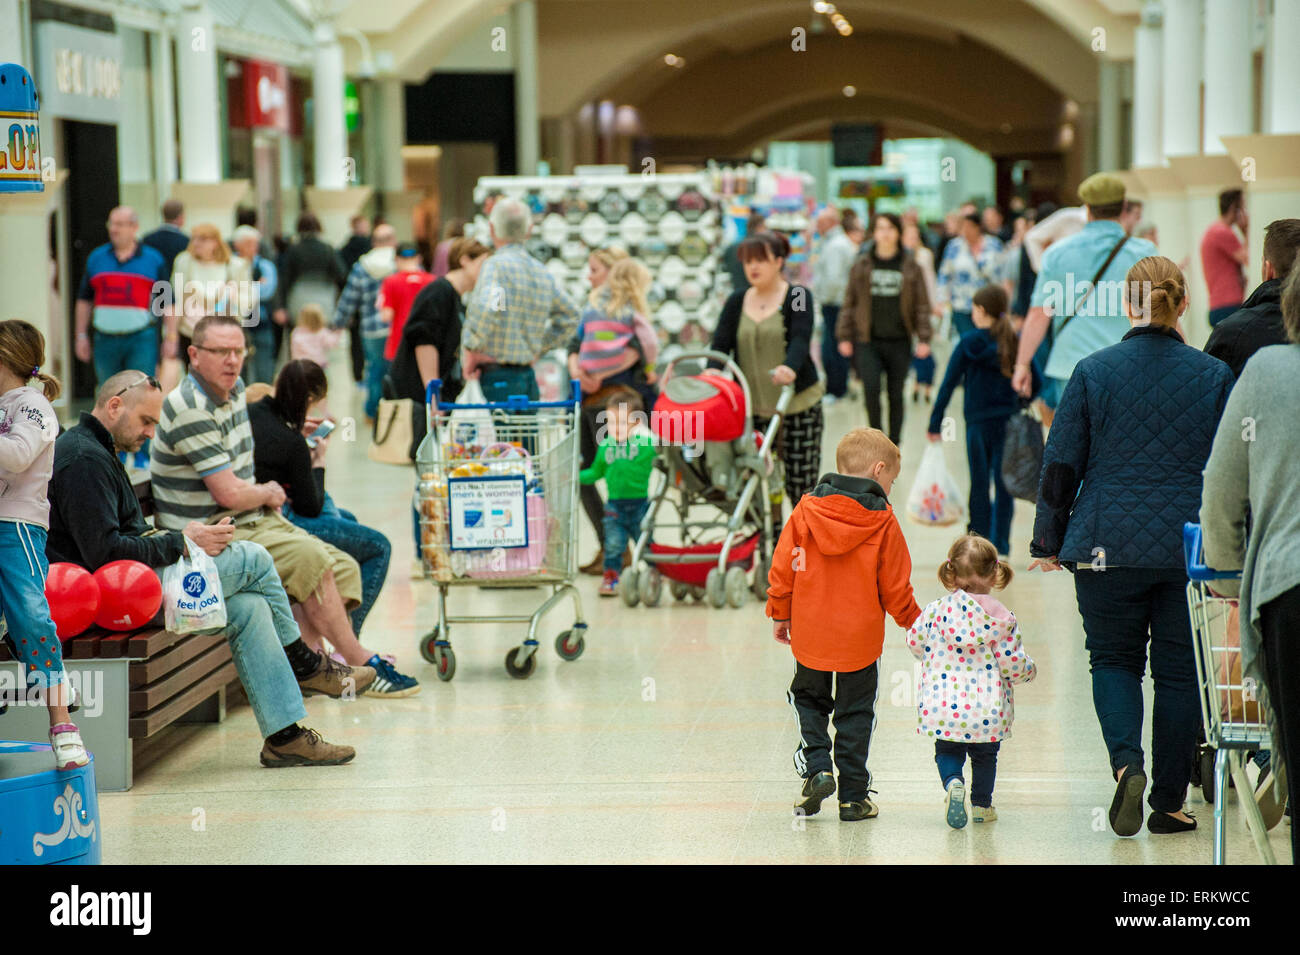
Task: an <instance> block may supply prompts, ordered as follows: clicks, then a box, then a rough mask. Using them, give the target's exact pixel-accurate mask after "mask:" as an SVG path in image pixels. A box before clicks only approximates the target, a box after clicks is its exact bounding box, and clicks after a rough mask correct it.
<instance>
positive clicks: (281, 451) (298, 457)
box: [248, 359, 415, 695]
mask: <svg viewBox="0 0 1300 955" xmlns="http://www.w3.org/2000/svg"><path fill="white" fill-rule="evenodd" d="M328 391H329V383H328V382H327V381H326V378H325V372H324V370H323V369H322V368H321V367H320V366H319V365H317V364H316V363H315V362H312V361H306V360H302V359H300V360H297V361H291V362H288V363H286V364H285V366H284V367H283V368H282V369H280V374H279V375H278V376H277V377H276V379H275V392H274V393H273V394H270V395H268V396H267V397H265V398H263V399H262V400H261V401H256V402H253V403H252V404H250V405H249V406H248V421H249V424H250V425H251V426H252V429H253V465H254V468H255V471H256V474H257V475H258V477H257V480H258V481H259V482H263V481H278V482H279V483H280V485H281V486H282V487H283V488H284V492H285V494H286V495H287V496H288V497H289V502H288V503H286V504H285V506H284V516H285V517H286V518H288V519H289V520H290V521H291V522H293V523H294V524H296V525H297V526H299V527H301V528H302V529H303V530H305V531H307V532H308V533H310V534H314V535H315V536H316V537H319V538H320V539H321V540H323V541H324V542H325V543H327V544H331V545H333V546H334V547H337V548H338V549H339V550H341V551H343V552H344V553H345V554H347V555H349V556H350V557H352V558H353V559H354V560H356V562H357V563H358V564H359V565H360V567H361V603H360V605H359V606H358V607H357V608H356V609H355V610H353V611H352V613H351V615H350V616H351V620H352V630H353V632H354V633H355V634H356V635H357V638H358V639H360V638H361V626H362V624H364V623H365V620H366V615H367V614H369V613H370V609H371V607H373V606H374V604H375V599H376V598H377V597H378V596H379V591H380V590H381V589H383V586H384V581H385V579H386V578H387V577H388V562H389V558H390V557H391V555H392V550H393V547H392V544H390V543H389V541H388V538H387V537H385V536H384V535H383V534H382V533H380V532H379V531H377V530H375V529H374V528H371V527H367V526H365V525H364V524H361V523H360V522H358V521H357V518H356V515H354V514H353V513H352V512H351V511H345V510H341V509H340V508H339V507H337V506H336V505H335V503H334V501H333V499H332V498H331V497H330V496H329V494H328V493H326V491H325V449H326V447H327V446H328V444H329V438H328V437H313V436H310V435H311V433H312V432H313V431H315V430H316V428H318V427H319V426H320V424H321V422H320V420H319V419H317V418H313V417H311V416H310V411H311V408H312V406H313V405H316V404H319V403H320V402H322V401H324V400H325V397H326V395H327V393H328ZM393 674H395V675H397V676H399V677H401V674H397V672H396V671H395V670H394V671H393ZM380 676H381V677H385V678H387V679H388V680H389V682H390V683H394V682H397V681H394V680H393V679H392V677H391V676H390V675H389V674H387V673H380ZM401 679H403V680H409V679H410V678H409V677H401ZM414 685H415V684H414V683H413V682H412V686H414ZM389 695H391V694H389Z"/></svg>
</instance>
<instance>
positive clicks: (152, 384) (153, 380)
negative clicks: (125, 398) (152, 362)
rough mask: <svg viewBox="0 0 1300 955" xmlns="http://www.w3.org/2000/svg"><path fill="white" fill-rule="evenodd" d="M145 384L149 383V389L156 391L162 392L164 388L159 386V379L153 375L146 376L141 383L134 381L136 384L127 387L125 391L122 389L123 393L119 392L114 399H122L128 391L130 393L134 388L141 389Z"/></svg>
mask: <svg viewBox="0 0 1300 955" xmlns="http://www.w3.org/2000/svg"><path fill="white" fill-rule="evenodd" d="M145 382H148V383H149V387H150V388H152V389H153V390H155V391H158V390H161V388H162V385H160V384H158V379H157V378H155V377H154V376H153V375H145V376H144V377H143V378H141V379H140V380H139V381H134V382H132V383H131V384H129V385H127V386H126V387H125V388H123V389H122V390H121V391H119V392H118V393H117V394H115V395H113V397H114V398H118V397H121V396H122V395H124V394H126V393H127V392H128V391H130V390H131V389H132V388H139V387H140V386H141V385H143V384H144V383H145Z"/></svg>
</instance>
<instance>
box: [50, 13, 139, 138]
mask: <svg viewBox="0 0 1300 955" xmlns="http://www.w3.org/2000/svg"><path fill="white" fill-rule="evenodd" d="M36 62H37V65H38V67H39V69H38V75H39V76H40V87H41V94H42V97H43V99H44V103H43V104H42V105H43V107H44V109H45V112H46V113H48V114H49V115H51V116H58V117H61V118H63V119H77V120H83V121H85V122H89V123H116V122H117V121H118V120H119V118H120V116H121V110H122V41H121V38H119V37H118V35H117V34H116V33H103V32H101V31H99V30H87V29H84V28H82V27H74V26H69V25H68V24H66V23H54V22H51V21H41V22H40V23H37V24H36Z"/></svg>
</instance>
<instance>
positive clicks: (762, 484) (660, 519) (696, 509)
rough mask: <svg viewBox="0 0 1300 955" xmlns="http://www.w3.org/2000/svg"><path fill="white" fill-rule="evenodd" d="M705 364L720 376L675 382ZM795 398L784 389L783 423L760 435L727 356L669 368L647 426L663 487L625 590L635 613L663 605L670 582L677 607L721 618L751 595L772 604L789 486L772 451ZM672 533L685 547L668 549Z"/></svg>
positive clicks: (690, 355) (702, 355)
mask: <svg viewBox="0 0 1300 955" xmlns="http://www.w3.org/2000/svg"><path fill="white" fill-rule="evenodd" d="M698 361H703V362H706V363H713V364H716V365H721V366H722V367H721V369H719V370H710V369H706V370H705V371H703V372H701V373H700V374H697V375H678V376H676V377H674V375H673V372H674V370H675V368H676V367H677V366H678V365H680V364H681V363H683V362H698ZM793 394H794V388H793V387H792V386H789V385H787V386H786V387H785V388H784V389H782V392H781V397H780V399H779V401H778V402H777V410H776V413H775V414H774V415H773V416H772V418H771V420H770V421H769V422H768V424H767V427H766V429H765V430H764V431H762V432H756V431H754V423H753V414H752V402H751V400H750V393H749V383H748V382H747V381H745V376H744V375H743V374H741V371H740V368H739V367H738V366H737V365H736V363H735V362H734V361H732V360H731V359H730V358H729V357H728V356H726V355H724V354H722V353H721V352H715V351H707V350H701V351H689V352H683V353H681V354H679V355H677V356H675V357H674V358H673V359H672V360H671V361H669V363H668V365H667V367H666V368H665V369H664V373H663V379H662V384H661V393H660V396H659V399H658V401H656V402H655V407H654V411H653V413H652V414H651V416H650V429H651V432H652V433H653V434H654V436H655V441H656V444H657V445H658V460H657V462H656V467H657V469H658V470H659V472H660V473H661V474H662V475H663V480H662V482H661V483H660V485H659V488H658V490H657V492H655V493H654V495H653V496H652V498H651V501H650V507H649V509H648V510H647V511H646V516H645V520H644V521H642V524H641V534H640V536H639V537H638V538H637V540H636V543H635V544H634V545H633V547H632V563H631V565H630V566H629V567H628V568H627V570H626V571H624V573H623V576H622V578H621V579H620V580H619V592H620V594H621V595H622V597H623V602H624V603H626V604H627V605H628V606H629V607H635V606H636V605H637V603H644V604H645V605H646V606H650V607H653V606H654V605H655V604H657V603H658V602H659V600H660V597H661V596H662V594H663V583H664V580H665V578H666V579H667V580H668V582H669V591H670V592H671V593H672V595H673V597H674V598H675V599H677V600H685V599H686V598H687V597H688V596H691V597H693V598H694V599H695V600H697V601H698V600H703V599H704V598H705V597H707V598H708V600H709V602H710V603H711V604H713V606H715V607H719V608H720V607H722V606H724V605H725V604H728V603H730V604H731V606H733V607H742V606H744V604H745V602H746V600H747V599H748V593H749V592H750V591H752V592H753V593H754V595H755V596H756V597H758V598H759V599H760V600H762V599H765V598H766V596H767V571H768V568H769V567H770V566H771V560H772V551H773V549H774V547H775V546H776V540H775V538H774V536H773V529H772V503H773V501H774V498H773V494H774V493H775V494H776V495H777V498H775V500H778V501H779V495H780V493H781V491H780V489H781V487H782V485H783V481H782V478H781V468H780V462H778V461H777V460H776V458H775V457H773V455H772V443H773V441H774V440H775V438H776V434H777V431H778V429H779V428H780V426H781V418H782V416H783V415H784V413H785V409H786V407H787V406H788V405H789V402H790V399H791V397H792V396H793ZM665 505H667V507H668V508H669V509H670V510H667V511H665ZM665 514H673V515H674V516H675V518H676V519H675V520H671V519H668V518H666V517H665V516H663V515H665ZM673 530H675V531H676V532H677V533H676V535H675V536H676V537H678V538H679V542H678V543H675V544H670V543H666V542H665V541H664V536H665V534H664V532H665V531H673ZM655 538H657V539H655ZM751 570H752V571H753V579H752V581H751V580H750V579H749V572H750V571H751Z"/></svg>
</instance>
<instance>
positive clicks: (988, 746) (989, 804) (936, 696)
mask: <svg viewBox="0 0 1300 955" xmlns="http://www.w3.org/2000/svg"><path fill="white" fill-rule="evenodd" d="M1011 577H1012V571H1011V568H1010V567H1008V566H1007V564H1006V562H1005V561H1001V560H998V555H997V551H996V550H995V549H994V547H993V545H992V544H991V543H990V542H989V541H987V540H985V539H984V538H983V537H980V536H978V535H975V534H967V535H965V536H963V537H960V538H958V539H957V541H956V543H954V544H953V545H952V549H951V550H949V551H948V559H947V560H946V561H944V562H943V566H941V567H940V568H939V580H940V582H941V583H942V584H943V585H944V587H946V588H947V589H948V591H949V593H948V595H947V596H946V597H941V598H939V599H938V600H935V601H933V602H932V603H930V605H929V606H927V607H926V608H925V610H923V611H922V612H921V616H920V617H919V618H918V619H917V621H916V623H914V624H913V625H912V628H911V629H910V630H909V631H908V632H907V648H908V649H909V650H911V651H912V655H913V656H914V657H916V658H917V659H918V660H920V661H921V684H920V693H919V696H918V700H919V702H918V704H917V711H918V714H919V716H920V725H919V726H918V727H917V732H918V733H925V734H926V735H928V736H932V737H934V760H935V763H936V764H937V765H938V767H939V778H940V779H941V780H942V781H943V786H944V790H945V791H946V793H947V797H946V800H945V815H946V818H947V820H948V825H950V826H952V827H953V828H954V829H960V828H962V827H963V826H965V825H966V819H967V814H966V781H965V778H964V777H963V775H962V772H963V770H964V769H965V766H966V757H967V755H969V756H970V760H971V776H972V779H971V816H972V817H973V818H974V820H975V822H992V821H993V820H995V819H996V818H997V812H996V811H995V810H994V809H993V781H994V778H995V776H996V774H997V759H998V749H999V747H1000V746H1001V744H1002V740H1004V739H1006V738H1007V737H1008V736H1009V735H1011V722H1012V720H1013V719H1014V717H1015V708H1014V704H1013V701H1012V691H1011V687H1012V685H1013V684H1016V683H1027V682H1028V681H1030V680H1032V679H1033V678H1034V675H1035V673H1036V672H1037V668H1036V667H1035V666H1034V661H1033V660H1031V659H1030V658H1029V654H1028V653H1026V652H1025V648H1024V646H1023V645H1022V644H1021V642H1020V628H1019V626H1018V625H1017V623H1016V616H1015V614H1013V613H1012V612H1011V611H1010V610H1008V609H1007V608H1006V607H1004V606H1003V605H1002V603H1001V602H1000V601H999V600H998V599H997V598H996V597H993V596H992V595H991V594H990V593H989V591H991V590H994V589H997V590H1001V589H1002V588H1004V587H1005V586H1006V585H1007V584H1008V583H1010V582H1011Z"/></svg>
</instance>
